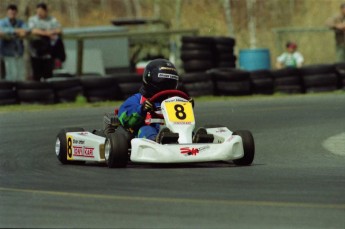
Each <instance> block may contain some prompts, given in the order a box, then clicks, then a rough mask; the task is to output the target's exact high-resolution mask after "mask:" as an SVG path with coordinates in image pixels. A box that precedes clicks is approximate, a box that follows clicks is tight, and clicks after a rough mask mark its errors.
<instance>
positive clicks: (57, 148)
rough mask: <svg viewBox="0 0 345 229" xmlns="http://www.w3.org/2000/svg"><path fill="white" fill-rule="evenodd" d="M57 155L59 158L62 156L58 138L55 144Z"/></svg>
mask: <svg viewBox="0 0 345 229" xmlns="http://www.w3.org/2000/svg"><path fill="white" fill-rule="evenodd" d="M55 153H56V155H57V156H59V154H60V139H59V138H57V139H56V142H55Z"/></svg>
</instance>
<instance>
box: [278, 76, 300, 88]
mask: <svg viewBox="0 0 345 229" xmlns="http://www.w3.org/2000/svg"><path fill="white" fill-rule="evenodd" d="M274 85H275V86H290V85H298V86H301V85H302V81H301V79H300V78H298V77H294V76H292V77H283V78H277V79H275V80H274Z"/></svg>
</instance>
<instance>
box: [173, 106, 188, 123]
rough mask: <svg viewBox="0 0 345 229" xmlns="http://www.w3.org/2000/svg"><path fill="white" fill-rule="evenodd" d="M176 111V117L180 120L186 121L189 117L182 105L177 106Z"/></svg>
mask: <svg viewBox="0 0 345 229" xmlns="http://www.w3.org/2000/svg"><path fill="white" fill-rule="evenodd" d="M174 109H175V111H176V112H175V115H176V118H178V119H180V120H184V119H186V117H187V115H186V113H185V112H184V107H183V106H182V105H181V104H176V105H175V106H174Z"/></svg>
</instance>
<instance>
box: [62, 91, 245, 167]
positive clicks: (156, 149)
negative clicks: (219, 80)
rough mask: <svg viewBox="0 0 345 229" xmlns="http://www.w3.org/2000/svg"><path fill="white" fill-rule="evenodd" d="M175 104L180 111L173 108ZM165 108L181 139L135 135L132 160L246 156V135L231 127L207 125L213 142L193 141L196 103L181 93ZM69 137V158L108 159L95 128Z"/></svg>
mask: <svg viewBox="0 0 345 229" xmlns="http://www.w3.org/2000/svg"><path fill="white" fill-rule="evenodd" d="M173 106H174V109H175V111H176V112H175V111H173V110H172V109H173ZM176 107H177V108H179V109H177V108H176ZM181 107H183V108H181ZM180 109H182V110H180ZM161 110H162V114H163V116H164V120H165V125H166V127H168V128H169V129H170V130H171V131H172V132H174V133H178V134H179V139H178V142H179V143H178V144H164V145H162V144H159V143H156V142H154V141H151V140H148V139H143V138H134V139H132V140H131V153H130V161H132V162H140V163H193V162H211V161H231V160H235V159H239V158H242V157H243V156H244V150H243V143H242V138H241V137H240V136H238V135H233V133H232V132H231V131H230V130H229V129H228V128H227V127H217V128H207V129H206V130H207V133H208V134H212V135H213V136H214V141H213V143H192V136H193V131H194V128H195V121H194V113H193V108H192V105H191V104H190V103H189V102H188V101H187V100H185V99H183V98H180V97H172V98H169V99H166V100H164V101H163V102H162V104H161ZM182 111H183V112H185V113H182ZM174 112H175V115H176V117H177V116H179V115H181V114H182V116H183V117H182V118H183V120H179V119H178V118H176V117H172V116H174ZM178 112H181V113H180V114H178ZM66 137H67V139H66V140H67V142H68V141H70V142H71V145H70V147H71V148H70V151H69V152H70V153H69V154H68V155H67V160H76V161H94V162H105V147H104V145H105V140H106V139H105V138H104V137H100V136H98V135H95V134H92V133H91V132H68V133H67V135H66Z"/></svg>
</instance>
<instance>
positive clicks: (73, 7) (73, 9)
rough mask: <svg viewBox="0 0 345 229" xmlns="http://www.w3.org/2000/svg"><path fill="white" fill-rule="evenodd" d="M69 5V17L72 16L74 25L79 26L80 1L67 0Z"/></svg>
mask: <svg viewBox="0 0 345 229" xmlns="http://www.w3.org/2000/svg"><path fill="white" fill-rule="evenodd" d="M65 2H66V4H67V5H68V6H69V7H68V13H69V17H70V18H71V22H72V25H73V26H74V27H78V26H79V13H78V10H79V8H78V1H76V0H66V1H65Z"/></svg>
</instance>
